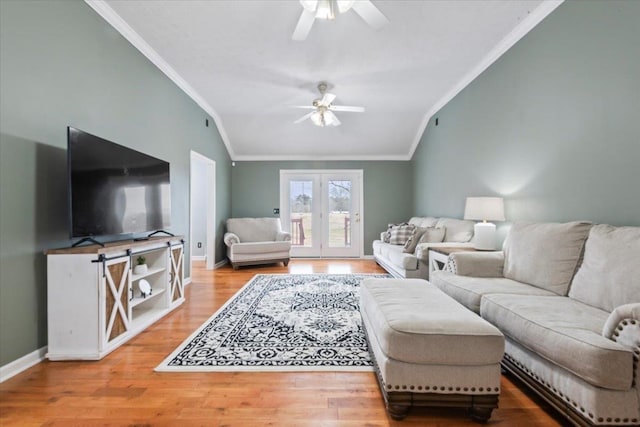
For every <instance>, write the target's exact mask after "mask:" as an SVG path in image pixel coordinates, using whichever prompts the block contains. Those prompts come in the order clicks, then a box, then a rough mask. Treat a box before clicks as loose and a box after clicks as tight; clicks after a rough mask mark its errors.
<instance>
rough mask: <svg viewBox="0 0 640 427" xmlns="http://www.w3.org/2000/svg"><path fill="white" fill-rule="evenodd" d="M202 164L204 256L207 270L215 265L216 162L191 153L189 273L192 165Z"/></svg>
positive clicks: (190, 234)
mask: <svg viewBox="0 0 640 427" xmlns="http://www.w3.org/2000/svg"><path fill="white" fill-rule="evenodd" d="M194 163H202V164H203V165H204V166H205V167H206V171H207V176H206V178H205V179H206V182H205V193H206V197H207V203H206V206H207V208H206V209H207V212H206V214H205V215H206V219H207V220H206V246H207V248H206V249H207V250H206V252H205V256H206V259H207V266H206V269H207V270H213V269H214V267H215V263H216V226H215V224H216V162H215V160H211V159H210V158H208V157H206V156H203V155H202V154H200V153H197V152H195V151H193V150H192V151H191V164H190V175H189V176H190V178H191V179H190V184H189V271H191V272H192V271H193V269H192V264H193V262H192V259H193V255H192V254H193V250H192V249H193V248H192V246H191V245H192V244H193V184H194V176H193V164H194Z"/></svg>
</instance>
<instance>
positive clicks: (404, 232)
mask: <svg viewBox="0 0 640 427" xmlns="http://www.w3.org/2000/svg"><path fill="white" fill-rule="evenodd" d="M415 228H416V226H415V225H412V224H405V225H396V226H394V227H391V229H389V243H390V244H392V245H404V244H405V243H407V240H409V238H410V237H411V235H412V234H413V232H414V230H415Z"/></svg>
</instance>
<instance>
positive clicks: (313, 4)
mask: <svg viewBox="0 0 640 427" xmlns="http://www.w3.org/2000/svg"><path fill="white" fill-rule="evenodd" d="M300 3H301V4H302V7H303V8H304V9H303V11H302V15H300V19H299V20H298V24H297V25H296V29H295V30H294V31H293V36H292V37H291V38H292V39H293V40H305V39H306V38H307V35H308V34H309V31H311V27H312V26H313V21H315V20H316V18H317V19H335V17H336V16H337V15H338V14H340V13H345V12H347V11H349V10H350V9H353V10H354V12H356V13H357V14H358V15H360V17H361V18H362V19H364V21H365V22H366V23H367V24H369V25H370V26H371V27H372V28H373V29H375V30H379V29H380V28H382V27H384V26H385V25H386V24H387V23H388V22H389V20H388V19H387V18H386V17H385V16H384V15H383V14H382V12H380V10H379V9H378V8H377V7H375V6H374V5H373V3H371V1H370V0H300Z"/></svg>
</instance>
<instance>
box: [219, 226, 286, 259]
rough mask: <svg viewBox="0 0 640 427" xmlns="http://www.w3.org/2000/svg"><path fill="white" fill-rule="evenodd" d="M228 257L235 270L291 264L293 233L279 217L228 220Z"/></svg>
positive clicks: (226, 239)
mask: <svg viewBox="0 0 640 427" xmlns="http://www.w3.org/2000/svg"><path fill="white" fill-rule="evenodd" d="M224 243H225V245H227V257H228V258H229V261H230V262H231V265H232V266H233V268H234V269H238V267H239V266H241V265H256V264H271V263H277V262H282V263H283V264H284V265H285V266H286V265H287V264H289V259H290V257H291V234H289V233H288V232H286V231H282V226H281V224H280V218H229V219H228V220H227V232H226V233H225V235H224Z"/></svg>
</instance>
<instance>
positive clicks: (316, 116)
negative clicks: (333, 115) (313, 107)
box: [309, 111, 324, 127]
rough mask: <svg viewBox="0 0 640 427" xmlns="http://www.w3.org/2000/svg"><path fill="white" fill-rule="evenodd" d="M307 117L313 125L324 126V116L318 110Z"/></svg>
mask: <svg viewBox="0 0 640 427" xmlns="http://www.w3.org/2000/svg"><path fill="white" fill-rule="evenodd" d="M309 118H310V119H311V121H312V122H313V124H314V125H316V126H320V127H324V117H323V114H322V113H321V112H320V111H315V112H314V113H313V114H311V116H310V117H309Z"/></svg>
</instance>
